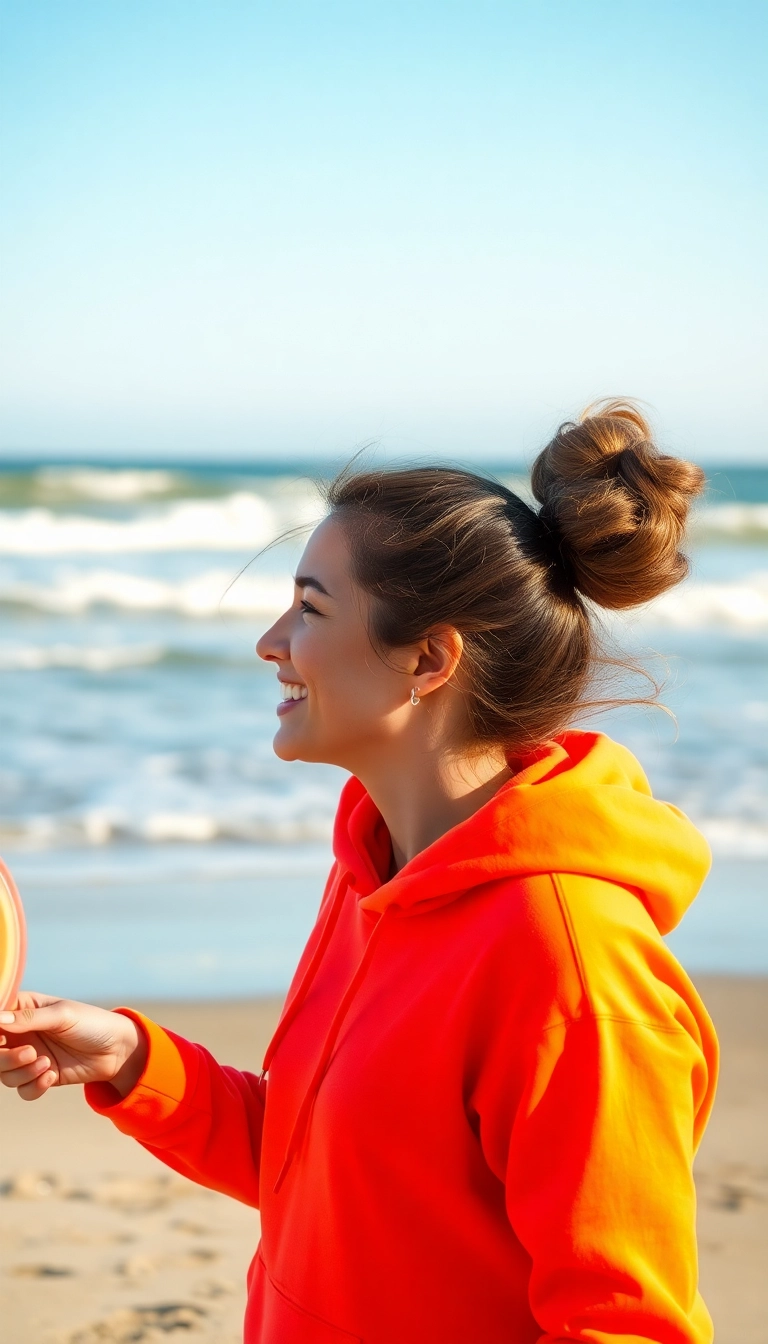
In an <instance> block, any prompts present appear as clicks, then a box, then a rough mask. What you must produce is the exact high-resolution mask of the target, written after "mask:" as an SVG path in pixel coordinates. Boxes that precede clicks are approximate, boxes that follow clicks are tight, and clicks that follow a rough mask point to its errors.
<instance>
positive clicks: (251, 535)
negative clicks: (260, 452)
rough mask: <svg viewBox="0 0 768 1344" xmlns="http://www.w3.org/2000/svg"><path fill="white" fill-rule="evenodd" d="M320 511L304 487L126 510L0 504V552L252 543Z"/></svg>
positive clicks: (252, 546) (215, 547)
mask: <svg viewBox="0 0 768 1344" xmlns="http://www.w3.org/2000/svg"><path fill="white" fill-rule="evenodd" d="M317 513H318V506H317V503H316V501H315V500H314V498H313V497H312V496H311V494H310V492H309V491H306V492H304V494H303V495H302V494H299V495H296V496H291V497H290V498H288V497H286V498H284V499H276V500H274V501H268V500H267V499H265V498H263V497H262V496H261V495H258V494H254V493H251V492H249V491H246V490H239V491H236V492H235V493H233V494H230V495H226V496H225V497H223V498H221V499H182V500H179V501H178V502H176V503H173V504H170V505H168V506H167V507H166V508H159V507H155V508H153V509H145V510H144V511H142V512H139V513H138V514H134V515H133V516H131V517H127V518H118V517H104V516H103V515H102V516H95V515H94V516H90V515H88V514H75V513H63V512H57V511H55V510H54V509H50V508H31V509H4V510H1V511H0V554H2V555H16V556H53V555H106V554H112V555H117V554H119V555H122V554H136V553H138V552H153V551H154V552H161V551H243V550H245V551H248V550H257V549H258V548H259V547H261V546H265V545H267V543H268V542H270V541H272V540H274V538H275V537H276V536H278V535H279V534H280V533H281V532H282V531H284V530H285V529H286V528H289V527H291V526H294V525H298V526H302V525H304V524H305V523H308V522H311V521H312V520H313V519H314V518H315V516H316V515H317Z"/></svg>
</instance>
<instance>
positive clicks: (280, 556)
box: [0, 463, 768, 1000]
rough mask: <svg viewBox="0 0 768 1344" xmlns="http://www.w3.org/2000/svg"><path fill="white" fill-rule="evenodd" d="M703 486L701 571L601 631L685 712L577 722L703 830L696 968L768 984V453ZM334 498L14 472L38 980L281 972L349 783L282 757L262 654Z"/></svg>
mask: <svg viewBox="0 0 768 1344" xmlns="http://www.w3.org/2000/svg"><path fill="white" fill-rule="evenodd" d="M492 470H493V474H495V475H496V476H498V477H499V478H500V479H502V480H504V481H505V482H506V483H509V484H512V485H513V487H516V488H520V489H523V490H524V489H525V479H524V478H523V477H521V476H520V473H519V472H517V471H515V470H514V469H512V468H510V469H509V470H504V469H502V468H500V467H499V466H498V464H497V465H496V466H495V467H494V468H493V469H492ZM709 476H710V482H709V489H708V492H707V495H706V498H705V499H704V501H703V503H702V504H701V505H700V506H699V507H698V508H697V511H696V516H695V519H694V523H693V527H692V534H691V546H690V548H689V549H690V554H691V557H692V574H691V577H690V578H689V579H688V580H687V581H686V582H685V583H684V584H683V585H681V586H680V587H679V588H678V589H675V590H674V591H673V592H671V593H669V594H666V595H665V596H663V597H662V598H660V599H659V600H657V601H656V602H654V603H652V604H650V605H649V606H648V607H647V608H645V609H643V610H641V611H639V612H637V613H633V615H632V616H631V618H621V619H619V618H611V619H610V620H608V619H607V620H606V622H605V627H606V638H607V639H608V640H609V641H610V642H611V645H612V647H614V648H615V649H618V650H626V651H627V652H629V653H630V654H632V655H633V656H641V657H642V659H643V660H644V662H645V664H646V666H647V667H648V668H649V670H650V671H651V672H652V674H653V675H654V676H655V677H657V678H659V679H663V680H664V681H665V690H664V693H663V696H662V700H663V703H664V704H665V705H666V706H667V707H668V709H669V711H671V713H664V712H662V711H660V710H655V709H653V710H652V709H646V708H633V709H621V710H615V711H612V712H607V711H601V712H600V713H599V714H597V715H596V717H594V718H592V719H590V720H589V721H587V722H585V726H596V727H599V728H601V729H603V730H604V731H607V732H609V733H611V734H612V735H613V736H614V737H616V738H618V739H619V740H620V741H623V742H625V743H626V744H627V745H628V746H629V747H630V748H631V749H632V750H633V751H634V752H635V753H636V755H637V756H638V757H639V759H640V761H641V762H642V764H643V766H644V768H645V770H646V772H647V773H648V775H649V778H650V780H651V783H652V785H653V788H654V792H655V793H656V794H657V796H660V797H662V798H665V799H667V800H668V801H670V802H673V803H675V804H676V805H677V806H678V807H681V808H682V809H683V810H684V811H685V812H687V813H688V815H689V816H691V818H692V819H693V820H694V821H695V822H696V824H697V825H698V826H700V827H701V829H702V830H703V832H704V833H705V835H706V836H707V838H708V839H709V841H710V844H711V845H712V848H713V852H714V855H715V863H714V868H713V873H712V876H711V877H710V878H709V879H708V882H707V884H706V885H705V888H704V891H703V893H702V895H701V897H700V898H699V900H698V901H697V902H696V904H695V905H694V907H693V909H692V911H691V912H690V914H689V915H687V916H686V918H685V920H684V921H683V923H682V925H681V927H680V929H679V930H678V931H677V932H676V933H675V934H673V935H672V937H671V940H670V941H671V943H672V946H673V947H674V949H675V951H676V953H677V954H678V955H679V956H680V957H681V959H682V960H683V962H684V964H685V965H686V966H687V967H688V968H689V969H690V970H691V971H692V972H694V973H695V972H696V971H704V970H706V971H713V970H714V971H718V970H722V971H730V972H734V971H736V972H739V971H742V972H766V971H768V914H766V911H768V899H767V898H766V890H765V888H766V882H765V878H766V875H768V468H759V467H755V468H746V467H744V468H727V469H726V468H723V469H721V470H718V471H714V470H713V471H711V472H710V473H709ZM321 512H322V510H321V507H320V504H319V499H318V495H317V491H316V488H315V486H314V484H313V480H312V469H311V468H308V469H306V470H303V469H299V468H293V467H286V466H283V467H281V466H280V465H279V464H272V465H271V466H265V467H263V468H256V467H246V466H244V465H226V464H224V465H221V464H219V465H217V464H207V465H205V466H201V465H197V464H193V465H186V466H183V465H173V466H166V467H160V466H137V465H135V464H133V465H131V464H124V465H119V466H117V465H116V466H109V467H106V466H94V465H89V466H71V465H55V464H50V463H49V464H37V465H35V464H29V463H26V464H25V463H20V464H17V465H13V464H6V465H5V466H4V467H3V468H1V469H0V609H1V611H2V628H1V631H0V676H1V677H2V685H3V695H2V697H1V698H0V730H1V731H2V743H3V751H2V758H0V852H2V853H3V856H4V857H5V859H6V861H7V862H8V863H9V865H10V866H11V868H12V870H13V871H14V873H15V875H16V878H17V881H18V884H19V887H20V889H21V892H22V896H23V898H24V901H25V905H26V908H27V912H28V917H29V927H30V950H29V962H28V973H27V976H26V979H25V984H26V986H27V987H29V988H36V989H41V990H47V991H49V992H52V993H60V994H66V995H67V996H69V997H92V998H98V999H100V1000H114V999H116V998H124V997H129V996H131V995H133V996H136V997H140V996H144V997H155V998H158V997H177V998H197V997H232V996H240V995H248V994H255V993H261V992H273V991H279V990H281V989H283V988H284V987H285V986H286V984H287V983H288V980H289V978H290V974H291V971H292V969H293V966H294V964H295V961H296V958H297V956H298V953H299V951H300V950H301V947H302V945H303V941H304V938H305V937H306V934H307V932H308V929H309V928H310V926H311V923H312V920H313V918H314V914H315V911H316V908H317V903H318V900H319V897H320V893H321V890H322V885H323V880H324V876H325V872H326V871H327V868H328V866H329V863H330V833H331V824H332V819H333V814H334V810H335V805H336V800H337V797H338V793H339V789H340V787H341V785H342V783H343V779H344V776H343V774H342V772H341V771H339V770H336V769H334V768H333V767H324V766H315V765H305V764H301V763H295V764H291V765H286V764H285V763H283V762H281V761H278V760H277V759H276V758H275V757H274V756H273V754H272V750H271V740H272V736H273V734H274V731H275V725H276V719H275V705H276V702H277V695H276V682H275V673H274V670H272V669H271V668H269V667H267V666H266V665H264V664H262V663H261V662H260V661H259V660H258V659H257V657H256V655H255V653H254V645H255V643H256V640H257V639H258V637H259V634H260V633H261V632H262V630H263V629H264V628H266V626H267V625H268V624H270V623H271V621H272V620H273V619H274V616H275V615H276V614H277V613H278V612H279V611H280V610H281V609H283V607H284V606H285V605H287V603H288V602H289V601H290V595H291V573H292V570H293V568H294V566H295V563H296V560H297V558H298V555H299V554H300V551H301V548H302V545H303V541H304V538H305V537H306V535H307V533H308V530H309V529H310V528H311V525H312V522H313V521H316V520H318V519H319V518H320V516H321ZM297 528H298V529H303V533H301V532H300V533H299V534H298V535H294V536H293V537H292V538H289V539H288V540H284V541H282V542H280V544H278V545H276V546H274V547H273V548H272V549H270V550H268V551H267V552H266V553H265V554H263V555H258V552H259V551H260V550H261V548H263V547H264V546H266V545H268V544H269V543H270V542H272V541H274V540H275V538H277V537H280V536H281V535H282V534H283V533H284V532H285V531H286V530H290V529H294V530H295V529H297Z"/></svg>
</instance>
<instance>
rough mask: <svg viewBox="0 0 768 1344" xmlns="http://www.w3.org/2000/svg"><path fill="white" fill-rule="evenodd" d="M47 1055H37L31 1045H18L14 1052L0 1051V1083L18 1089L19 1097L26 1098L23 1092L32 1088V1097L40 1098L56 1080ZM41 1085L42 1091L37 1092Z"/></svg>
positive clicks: (25, 1092)
mask: <svg viewBox="0 0 768 1344" xmlns="http://www.w3.org/2000/svg"><path fill="white" fill-rule="evenodd" d="M57 1076H58V1075H57V1072H56V1070H55V1068H52V1066H51V1060H50V1059H49V1058H48V1056H47V1055H38V1053H37V1051H36V1050H35V1047H34V1046H33V1045H20V1046H18V1047H17V1048H16V1049H14V1050H0V1083H2V1084H3V1086H4V1087H13V1088H18V1089H19V1095H20V1096H23V1097H25V1098H26V1097H28V1096H29V1095H30V1094H29V1093H28V1092H27V1091H26V1090H25V1089H29V1087H30V1086H32V1088H33V1091H34V1096H42V1092H43V1091H47V1089H48V1087H50V1086H51V1085H52V1084H53V1083H54V1082H55V1081H56V1079H57ZM40 1084H43V1087H42V1091H40V1090H37V1089H38V1088H39V1086H40Z"/></svg>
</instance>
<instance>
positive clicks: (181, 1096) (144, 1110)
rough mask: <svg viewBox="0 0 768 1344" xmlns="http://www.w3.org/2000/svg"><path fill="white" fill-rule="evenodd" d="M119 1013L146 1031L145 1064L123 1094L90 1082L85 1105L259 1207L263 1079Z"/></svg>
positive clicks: (206, 1181) (185, 1171) (176, 1165)
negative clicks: (122, 1095) (219, 1061)
mask: <svg viewBox="0 0 768 1344" xmlns="http://www.w3.org/2000/svg"><path fill="white" fill-rule="evenodd" d="M117 1011H119V1012H122V1013H125V1014H126V1016H128V1017H132V1018H133V1019H134V1021H135V1022H136V1023H137V1024H138V1025H139V1026H140V1027H141V1028H142V1029H143V1031H144V1033H145V1035H146V1037H147V1040H148V1042H149V1051H148V1055H147V1062H146V1066H145V1069H144V1072H143V1073H142V1075H141V1077H140V1078H139V1080H138V1082H137V1083H136V1086H135V1087H134V1088H133V1090H132V1091H131V1092H129V1093H128V1095H127V1096H126V1097H123V1098H121V1097H120V1094H119V1093H118V1092H117V1091H116V1089H115V1088H114V1087H112V1085H111V1084H110V1083H89V1084H87V1085H86V1087H85V1096H86V1101H87V1102H88V1104H89V1106H91V1107H92V1109H93V1110H94V1111H96V1112H98V1114H99V1115H106V1116H108V1117H109V1119H110V1120H111V1121H112V1122H113V1124H115V1125H116V1126H117V1128H118V1129H119V1130H121V1131H122V1133H123V1134H128V1135H129V1136H130V1137H131V1138H134V1139H137V1140H138V1142H139V1143H141V1144H142V1146H143V1147H144V1148H146V1149H147V1150H148V1151H149V1152H150V1153H153V1154H154V1156H155V1157H158V1158H159V1159H160V1161H161V1162H165V1164H166V1165H167V1166H169V1167H172V1168H173V1170H174V1171H178V1172H180V1174H181V1175H182V1176H188V1177H189V1178H190V1180H193V1181H196V1182H197V1183H198V1184H199V1185H205V1186H208V1187H209V1188H210V1189H211V1190H219V1191H221V1193H222V1194H225V1195H231V1196H233V1198H235V1199H239V1200H242V1202H243V1203H245V1204H251V1205H253V1206H254V1207H256V1208H258V1206H259V1161H260V1156H261V1136H262V1127H263V1120H264V1101H265V1094H266V1083H265V1082H264V1081H263V1080H261V1079H260V1078H258V1077H257V1076H256V1075H255V1074H251V1073H243V1072H241V1071H240V1070H238V1069H234V1068H228V1067H226V1066H222V1065H221V1064H217V1062H216V1060H215V1059H214V1058H213V1056H212V1055H210V1054H209V1052H208V1051H207V1050H206V1049H204V1047H203V1046H201V1045H193V1044H192V1042H191V1041H187V1040H184V1038H183V1037H181V1036H177V1035H175V1033H174V1032H171V1031H165V1030H164V1029H163V1027H160V1026H158V1025H157V1023H155V1022H151V1021H150V1020H149V1019H148V1018H145V1017H144V1016H143V1014H141V1013H137V1012H134V1011H133V1010H132V1009H126V1008H121V1009H118V1010H117Z"/></svg>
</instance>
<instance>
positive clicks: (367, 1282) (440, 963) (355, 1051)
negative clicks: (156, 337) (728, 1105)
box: [86, 732, 717, 1344]
mask: <svg viewBox="0 0 768 1344" xmlns="http://www.w3.org/2000/svg"><path fill="white" fill-rule="evenodd" d="M334 850H335V855H336V862H335V864H334V867H333V869H332V872H331V876H330V879H329V882H328V886H327V888H326V892H325V896H324V899H323V902H322V905H321V908H320V913H319V917H318V921H317V924H316V926H315V928H314V930H313V932H312V935H311V937H310V939H309V942H308V944H307V947H306V949H305V951H304V954H303V956H302V958H301V961H300V964H299V968H298V971H297V973H296V976H295V978H294V981H293V984H292V986H291V989H290V991H289V994H288V998H287V1000H286V1005H285V1008H284V1010H283V1015H282V1018H281V1021H280V1024H279V1026H278V1028H277V1031H276V1033H275V1036H274V1038H273V1040H272V1043H271V1045H270V1046H269V1049H268V1051H267V1055H266V1058H265V1061H264V1071H263V1073H262V1075H260V1076H256V1075H254V1074H249V1073H241V1072H239V1071H238V1070H236V1069H233V1068H227V1067H222V1066H221V1065H219V1064H217V1063H216V1061H215V1060H214V1059H212V1057H211V1056H210V1055H209V1054H208V1052H207V1051H206V1050H204V1049H203V1048H202V1047H201V1046H199V1045H192V1044H191V1043H190V1042H188V1041H185V1040H183V1039H181V1038H180V1037H178V1036H175V1035H174V1034H173V1033H172V1032H165V1031H163V1029H162V1028H160V1027H158V1026H156V1025H155V1024H154V1023H151V1022H148V1021H146V1020H145V1019H143V1018H141V1017H140V1015H138V1014H136V1015H135V1016H136V1017H137V1019H138V1020H139V1021H141V1022H143V1024H144V1027H145V1030H146V1032H147V1034H148V1036H149V1040H150V1043H151V1048H150V1051H149V1058H148V1061H147V1066H146V1070H145V1072H144V1074H143V1076H142V1078H141V1079H140V1080H139V1082H138V1084H137V1085H136V1087H135V1088H134V1090H133V1091H132V1092H131V1093H130V1094H129V1095H128V1096H127V1097H126V1098H125V1099H124V1100H119V1099H118V1098H117V1094H116V1093H115V1091H114V1089H112V1088H111V1087H110V1086H109V1085H108V1084H94V1085H91V1086H90V1087H88V1088H87V1089H86V1091H87V1095H88V1100H89V1102H90V1104H91V1105H92V1106H93V1107H94V1109H96V1110H98V1111H101V1112H103V1113H105V1114H107V1115H109V1116H110V1117H111V1119H112V1120H113V1121H114V1122H115V1124H116V1125H117V1126H118V1127H119V1128H120V1129H121V1130H123V1131H124V1132H125V1133H127V1134H131V1135H133V1136H134V1137H135V1138H137V1139H139V1140H140V1142H141V1143H143V1144H144V1145H145V1146H146V1147H147V1148H148V1149H149V1150H150V1151H151V1152H153V1153H155V1154H156V1155H157V1156H158V1157H160V1158H161V1159H162V1160H163V1161H164V1162H167V1163H168V1164H169V1165H170V1166H172V1167H174V1168H175V1169H176V1170H177V1171H180V1172H183V1173H184V1174H185V1175H188V1176H191V1177H192V1178H193V1180H196V1181H199V1182H201V1183H202V1184H204V1185H207V1186H210V1187H212V1188H213V1189H216V1190H222V1191H224V1192H225V1193H226V1194H229V1195H234V1196H235V1197H236V1198H238V1199H241V1200H244V1201H245V1202H246V1203H249V1204H253V1205H256V1206H258V1207H259V1208H260V1209H261V1217H262V1240H261V1244H260V1247H259V1249H258V1251H257V1253H256V1256H255V1257H254V1260H253V1263H252V1265H251V1269H250V1272H249V1277H248V1289H249V1296H248V1307H247V1312H246V1322H245V1339H246V1341H247V1344H343V1342H344V1341H347V1342H350V1344H351V1342H352V1341H365V1344H533V1341H537V1342H538V1344H555V1342H556V1341H557V1342H558V1344H565V1341H568V1342H569V1344H573V1341H583V1342H584V1344H586V1342H587V1341H589V1344H635V1342H639V1341H648V1340H654V1341H659V1342H663V1344H704V1342H705V1341H710V1340H711V1338H712V1328H711V1323H710V1320H709V1316H708V1314H707V1311H706V1308H705V1307H704V1304H703V1302H702V1300H701V1298H700V1297H699V1295H698V1292H697V1286H696V1283H697V1265H696V1241H695V1226H694V1225H695V1194H694V1186H693V1179H692V1175H691V1163H692V1159H693V1154H694V1151H695V1148H696V1145H697V1143H698V1141H699V1138H700V1136H701V1132H702V1129H703V1126H704V1124H705V1121H706V1118H707V1115H708V1112H709V1110H710V1107H711V1104H712V1099H713V1093H714V1085H715V1075H716V1061H717V1043H716V1039H715V1036H714V1032H713V1029H712V1025H711V1023H710V1021H709V1018H708V1017H707V1014H706V1012H705V1010H704V1008H703V1006H702V1004H701V1002H700V1000H699V998H698V996H697V994H696V992H695V990H694V988H693V986H692V985H691V982H690V981H689V979H688V977H687V976H686V975H685V973H684V972H683V970H682V969H681V967H680V966H679V965H678V963H677V962H676V961H675V959H674V957H673V956H672V955H671V953H670V952H669V951H668V949H667V948H666V946H665V944H664V942H663V941H662V937H661V935H662V934H664V933H667V932H668V930H669V929H671V928H672V927H673V926H674V925H675V924H676V923H677V922H678V920H679V919H680V918H681V916H682V914H683V913H684V911H685V909H686V907H687V906H688V905H689V904H690V902H691V900H692V899H693V897H694V896H695V894H696V892H697V890H698V888H699V885H700V883H701V880H702V878H703V876H704V874H705V872H706V870H707V867H708V861H709V856H708V852H707V848H706V845H705V843H704V841H703V839H702V838H701V836H700V835H699V833H698V832H697V831H696V830H695V829H694V827H693V826H692V825H691V823H690V822H689V821H688V820H687V819H686V818H685V817H684V816H683V815H682V814H681V813H680V812H678V811H677V810H676V809H675V808H673V807H671V806H669V805H668V804H665V803H661V802H657V801H656V800H655V799H654V798H652V796H651V793H650V789H649V787H648V783H647V781H646V779H645V777H644V775H643V773H642V771H641V770H640V768H639V766H638V764H637V762H636V761H635V760H634V758H633V757H632V756H631V755H630V753H629V752H628V751H626V750H625V749H624V748H622V747H620V746H617V745H616V744H615V743H613V742H611V741H610V740H609V739H608V738H605V737H603V736H601V735H599V734H593V733H581V732H571V733H567V734H566V735H564V736H563V737H562V738H560V739H558V741H557V742H555V743H548V744H547V745H546V746H545V747H544V748H542V749H541V750H540V751H539V752H537V753H535V754H534V755H532V756H531V757H529V758H528V760H527V761H526V762H525V767H524V769H523V770H522V772H521V773H519V774H517V775H516V776H515V778H513V779H512V780H511V781H510V782H508V783H507V784H505V785H504V786H503V787H502V788H501V789H500V790H499V791H498V793H497V794H496V795H495V796H494V797H493V798H492V799H491V801H490V802H489V803H487V804H486V805H485V806H484V807H482V808H481V809H480V810H479V811H478V812H476V813H475V814H474V815H473V816H472V817H470V818H469V819H468V820H467V821H465V822H463V823H462V824H461V825H460V826H457V827H455V828H454V829H453V830H451V831H448V832H447V834H445V835H443V836H441V838H440V839H439V840H437V841H436V842H435V843H434V844H433V845H430V846H429V848H428V849H426V850H424V851H423V852H422V853H421V854H418V855H417V856H416V858H414V859H412V860H411V862H410V863H408V864H407V865H406V866H405V867H404V868H403V869H402V870H401V871H400V872H399V873H398V874H397V875H396V876H395V877H393V878H391V879H389V880H387V878H386V874H387V873H388V871H389V862H390V842H389V835H388V833H387V830H386V827H385V826H384V823H383V820H382V818H381V816H380V814H379V813H378V811H377V810H376V808H375V806H374V805H373V803H372V801H371V799H370V798H369V796H368V794H367V793H366V792H365V790H364V788H363V787H362V785H361V784H360V783H359V781H358V780H356V779H350V780H349V781H348V783H347V784H346V786H345V788H344V790H343V793H342V797H341V802H340V805H339V812H338V817H337V822H336V828H335V837H334ZM121 1011H129V1010H121Z"/></svg>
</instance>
